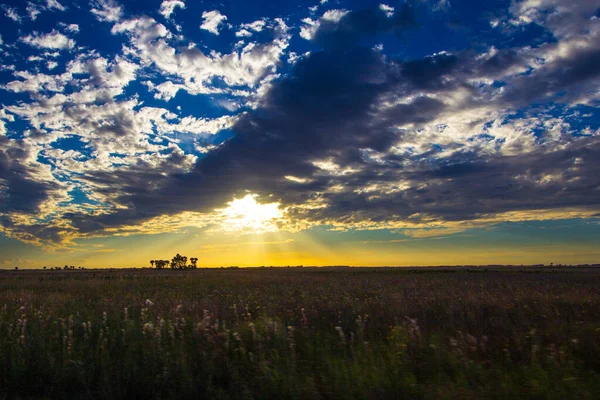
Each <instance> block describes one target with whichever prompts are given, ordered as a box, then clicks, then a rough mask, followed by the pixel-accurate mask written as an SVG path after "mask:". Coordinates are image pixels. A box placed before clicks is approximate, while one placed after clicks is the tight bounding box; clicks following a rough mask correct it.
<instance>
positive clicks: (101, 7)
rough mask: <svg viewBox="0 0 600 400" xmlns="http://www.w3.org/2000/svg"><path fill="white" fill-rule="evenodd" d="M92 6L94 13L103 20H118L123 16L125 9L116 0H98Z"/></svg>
mask: <svg viewBox="0 0 600 400" xmlns="http://www.w3.org/2000/svg"><path fill="white" fill-rule="evenodd" d="M92 4H93V6H92V9H91V11H92V13H93V14H94V15H95V16H96V18H98V20H99V21H103V22H118V21H119V20H120V19H121V17H122V16H123V9H122V8H121V6H120V5H119V3H117V2H116V0H96V1H94V2H93V3H92Z"/></svg>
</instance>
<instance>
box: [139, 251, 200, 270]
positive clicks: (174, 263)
mask: <svg viewBox="0 0 600 400" xmlns="http://www.w3.org/2000/svg"><path fill="white" fill-rule="evenodd" d="M189 261H190V264H189V265H188V263H187V262H188V258H187V257H186V256H182V255H181V254H179V253H177V254H176V255H175V257H173V258H172V259H171V261H169V260H150V265H152V267H155V268H156V269H164V268H166V267H167V266H170V267H171V269H196V268H198V265H197V263H198V258H196V257H191V258H190V259H189Z"/></svg>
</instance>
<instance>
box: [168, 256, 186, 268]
mask: <svg viewBox="0 0 600 400" xmlns="http://www.w3.org/2000/svg"><path fill="white" fill-rule="evenodd" d="M186 267H187V257H185V256H182V255H181V254H179V253H177V255H175V257H173V259H171V268H173V269H175V268H178V269H184V268H186Z"/></svg>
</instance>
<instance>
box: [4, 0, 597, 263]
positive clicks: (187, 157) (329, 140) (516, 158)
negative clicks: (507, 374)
mask: <svg viewBox="0 0 600 400" xmlns="http://www.w3.org/2000/svg"><path fill="white" fill-rule="evenodd" d="M0 59H1V66H0V268H11V269H12V268H14V267H15V266H18V267H19V268H40V267H41V266H58V265H65V264H68V265H76V266H84V267H86V268H98V267H141V266H148V265H149V260H151V259H170V258H171V257H173V255H174V254H175V253H181V254H184V255H186V256H188V257H197V258H198V259H199V261H198V265H200V266H211V267H214V266H223V265H225V266H226V265H238V266H260V265H364V266H367V265H373V266H374V265H398V266H403V265H405V266H406V265H448V264H452V265H454V264H538V263H545V264H549V263H555V264H561V263H562V264H579V263H598V262H600V246H599V244H600V162H599V160H600V113H599V112H598V111H599V110H598V107H600V68H599V67H598V66H599V65H600V5H599V4H598V2H597V1H596V0H523V1H516V0H512V1H508V0H507V1H466V0H465V1H453V0H411V1H399V2H398V1H394V2H392V1H387V0H386V2H383V3H381V2H379V1H366V0H360V1H359V0H321V1H320V2H319V1H318V0H310V1H304V0H288V1H277V2H275V1H271V0H255V1H246V0H230V1H227V0H224V1H220V2H212V1H191V0H162V1H161V0H157V1H152V0H130V1H118V0H91V1H88V0H73V1H67V0H31V1H24V0H15V1H6V0H0Z"/></svg>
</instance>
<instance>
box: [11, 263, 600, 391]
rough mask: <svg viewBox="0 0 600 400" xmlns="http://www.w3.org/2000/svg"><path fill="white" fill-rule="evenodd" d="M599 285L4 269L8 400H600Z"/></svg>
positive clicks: (466, 277) (491, 277)
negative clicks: (599, 399) (506, 399)
mask: <svg viewBox="0 0 600 400" xmlns="http://www.w3.org/2000/svg"><path fill="white" fill-rule="evenodd" d="M154 261H155V264H156V260H154ZM190 261H192V259H190ZM192 263H194V262H193V261H192ZM598 287H600V271H598V272H595V271H583V272H579V271H570V272H560V273H556V272H555V273H548V274H544V273H536V274H521V273H515V272H485V273H475V274H474V273H466V272H461V271H456V272H455V273H452V274H448V273H444V272H441V271H440V272H428V273H411V272H405V271H402V270H394V271H390V270H380V271H375V272H373V270H352V269H347V270H343V271H331V270H311V269H307V268H304V269H283V270H275V269H269V270H267V269H263V270H244V269H239V270H203V269H200V270H196V271H179V270H175V271H161V272H158V271H131V270H130V271H113V272H111V271H78V272H73V273H69V274H59V273H55V272H51V271H48V272H36V273H31V272H21V271H19V272H12V273H2V274H0V399H1V398H60V399H68V398H77V399H86V398H89V399H91V398H101V399H104V398H106V399H119V398H200V399H202V398H206V399H234V398H235V399H238V398H242V399H244V398H248V399H274V398H288V399H366V398H368V399H389V398H391V399H439V398H441V399H455V398H461V399H462V398H465V399H478V398H510V399H564V398H569V399H593V398H600V363H599V361H598V360H600V295H599V292H598V289H597V288H598Z"/></svg>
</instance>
